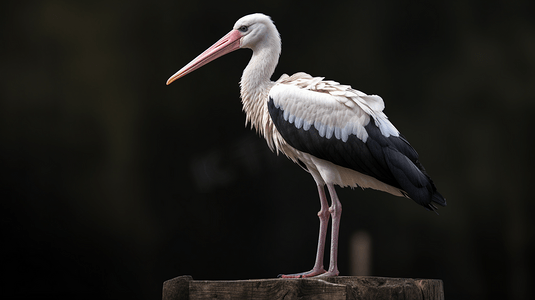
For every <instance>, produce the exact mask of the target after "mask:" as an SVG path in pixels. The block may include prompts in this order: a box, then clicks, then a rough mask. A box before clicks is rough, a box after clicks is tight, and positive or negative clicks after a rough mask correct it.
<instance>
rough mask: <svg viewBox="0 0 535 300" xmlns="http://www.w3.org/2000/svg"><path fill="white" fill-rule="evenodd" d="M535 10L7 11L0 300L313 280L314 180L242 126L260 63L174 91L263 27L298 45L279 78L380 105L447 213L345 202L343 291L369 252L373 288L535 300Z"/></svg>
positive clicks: (370, 196) (515, 2)
mask: <svg viewBox="0 0 535 300" xmlns="http://www.w3.org/2000/svg"><path fill="white" fill-rule="evenodd" d="M534 3H535V2H533V1H529V0H508V1H493V0H491V1H489V0H485V1H483V0H480V1H475V0H473V1H414V0H413V1H386V0H379V1H377V0H374V1H360V0H358V1H330V2H324V1H310V0H308V1H294V2H291V1H288V0H284V1H282V0H271V1H263V3H262V4H259V3H258V1H233V2H229V1H177V0H175V1H170V0H155V1H137V0H130V1H99V0H92V1H66V0H44V1H3V2H2V4H0V6H1V9H0V14H1V17H0V23H1V31H0V34H1V46H0V53H1V59H2V61H1V68H0V85H1V89H0V93H1V101H0V176H1V177H0V198H1V200H0V203H1V214H2V218H1V220H2V226H1V230H2V240H3V241H2V247H1V248H2V273H3V274H2V275H3V278H4V279H3V280H2V294H5V295H7V296H8V297H9V298H20V299H23V298H39V299H43V298H54V299H61V298H73V297H74V298H76V299H94V298H95V297H98V298H100V299H123V298H130V299H160V298H161V288H162V283H163V282H164V281H165V280H168V279H171V278H173V277H176V276H180V275H192V276H193V278H194V279H199V280H201V279H207V280H208V279H209V280H222V279H251V278H273V277H275V276H277V275H278V274H280V273H292V272H300V271H306V270H308V269H310V268H311V267H312V265H313V262H314V257H315V252H316V242H317V234H318V228H319V223H318V219H317V216H316V213H317V211H318V210H319V200H318V196H317V192H316V187H315V183H314V181H313V180H312V178H311V177H310V175H309V174H307V173H306V172H304V171H303V170H301V168H299V167H298V166H296V165H294V164H293V163H291V162H290V161H288V160H287V159H286V158H285V157H283V156H276V155H275V154H273V153H271V152H270V151H269V149H268V147H267V146H266V143H265V141H264V140H263V139H262V138H260V137H259V136H258V135H257V134H256V133H255V132H254V131H251V130H250V129H249V128H245V127H244V123H245V116H244V114H243V113H242V111H241V103H240V99H239V86H238V82H239V79H240V76H241V72H242V70H243V68H244V67H245V66H246V64H247V62H248V60H249V58H250V54H251V52H250V51H249V50H241V51H237V52H234V53H232V54H229V55H227V56H225V57H223V58H220V59H219V60H217V61H215V62H213V63H211V64H210V65H208V66H206V67H204V68H202V69H200V70H197V71H195V72H194V73H192V74H190V75H188V76H186V77H184V78H183V79H180V80H179V81H177V82H175V83H173V84H172V85H170V86H166V85H165V81H166V80H167V78H168V77H169V76H171V75H172V74H174V73H175V72H176V71H177V70H178V69H180V68H181V67H182V66H184V65H185V64H186V63H188V62H189V61H190V60H191V59H193V58H194V57H195V56H197V55H198V54H200V53H201V52H202V51H203V50H205V49H206V48H208V47H209V46H210V45H212V43H214V42H215V41H216V40H217V39H219V38H220V37H222V36H223V35H224V34H226V33H227V32H228V31H230V29H231V28H232V26H233V24H234V22H235V21H236V20H237V19H238V18H240V17H242V16H243V15H246V14H249V13H253V12H263V13H265V14H268V15H270V16H271V17H272V18H273V20H274V21H275V24H276V25H277V27H278V29H279V31H280V32H281V36H282V41H283V52H282V56H281V59H280V63H279V66H278V68H277V70H276V72H275V74H274V76H273V79H274V80H276V79H277V78H278V77H279V76H280V75H282V74H283V73H289V74H292V73H295V72H298V71H304V72H307V73H310V74H312V75H313V76H324V77H326V78H327V79H333V80H336V81H339V82H341V83H344V84H350V85H352V86H353V87H354V88H356V89H359V90H361V91H363V92H365V93H368V94H379V95H381V96H382V97H383V99H384V100H385V102H386V110H385V112H386V114H387V115H388V116H389V117H390V120H392V122H393V123H394V124H395V125H396V127H397V128H398V129H400V130H401V131H402V133H403V134H404V135H405V136H406V137H407V138H408V140H409V141H410V142H411V144H412V145H413V146H414V147H415V148H416V149H417V150H418V152H419V153H420V158H421V161H422V162H423V164H424V165H425V166H426V168H427V170H428V172H429V173H430V175H431V176H432V177H433V179H434V181H435V183H436V184H437V186H438V188H439V190H440V192H441V193H442V194H443V195H444V196H445V197H446V198H447V200H448V206H447V207H446V208H442V209H440V211H439V213H440V215H436V214H434V213H432V212H428V211H426V210H425V209H423V208H422V207H420V206H418V205H417V204H415V203H414V202H413V201H410V200H407V199H403V198H398V197H394V196H391V195H389V194H386V193H380V192H376V191H372V190H365V191H362V190H360V189H355V190H351V189H339V196H340V198H341V200H342V204H343V206H344V213H343V217H342V223H341V233H340V235H341V236H340V259H339V260H340V265H339V267H340V270H341V275H352V274H354V273H353V271H352V270H353V268H352V267H351V264H352V261H353V258H352V257H353V254H354V252H355V250H354V249H355V248H352V246H351V245H352V244H353V242H352V241H355V240H357V241H358V240H360V241H365V242H364V244H365V246H366V247H367V249H370V252H369V253H368V254H367V255H369V257H370V259H369V260H368V261H367V263H368V264H369V266H368V267H367V268H365V270H367V271H365V272H367V273H368V274H369V275H373V276H388V277H411V278H437V279H442V280H443V281H444V288H445V295H446V298H447V299H484V298H488V297H491V296H493V297H495V298H500V299H528V298H530V297H533V296H534V291H533V288H531V284H532V283H533V282H534V281H535V276H534V273H535V272H534V270H533V268H532V267H531V266H533V265H534V259H533V253H534V251H535V249H534V248H535V242H534V233H535V228H534V227H535V226H534V225H535V224H534V221H533V216H531V214H532V213H533V212H534V211H535V201H534V199H533V197H534V196H533V194H532V189H531V184H533V183H532V182H531V180H533V167H534V163H533V160H532V155H531V151H530V150H531V147H532V145H533V141H534V134H533V128H535V118H534V116H533V113H534V108H535V101H534V100H535V99H534V96H533V95H534V94H535V18H533V12H534V11H535V7H534V6H535V4H534ZM355 237H356V238H355ZM359 237H360V238H359ZM362 237H364V238H362ZM326 264H328V261H327V262H326ZM6 278H7V279H6Z"/></svg>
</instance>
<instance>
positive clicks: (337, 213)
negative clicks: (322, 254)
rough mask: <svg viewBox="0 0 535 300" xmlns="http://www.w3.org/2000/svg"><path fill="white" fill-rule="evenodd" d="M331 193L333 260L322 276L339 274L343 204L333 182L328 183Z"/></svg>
mask: <svg viewBox="0 0 535 300" xmlns="http://www.w3.org/2000/svg"><path fill="white" fill-rule="evenodd" d="M327 188H328V189H329V195H330V196H331V207H329V212H330V213H331V216H332V232H331V262H330V264H329V270H328V271H327V272H326V273H323V274H321V276H338V274H339V273H340V272H339V271H338V233H339V228H340V218H341V216H342V204H341V203H340V200H338V195H336V190H335V188H334V185H333V184H327Z"/></svg>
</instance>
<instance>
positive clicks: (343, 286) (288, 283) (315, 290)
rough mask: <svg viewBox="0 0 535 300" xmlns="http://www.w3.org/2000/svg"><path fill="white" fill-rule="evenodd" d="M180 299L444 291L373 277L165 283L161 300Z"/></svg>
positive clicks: (388, 298)
mask: <svg viewBox="0 0 535 300" xmlns="http://www.w3.org/2000/svg"><path fill="white" fill-rule="evenodd" d="M182 299H183V300H189V299H252V300H259V299H355V300H368V299H370V300H371V299H373V300H376V299H385V300H397V299H399V300H401V299H407V300H408V299H410V300H412V299H414V300H444V291H443V285H442V281H441V280H436V279H412V278H387V277H372V276H339V277H330V278H321V279H318V278H303V279H254V280H232V281H224V280H216V281H208V280H193V278H192V277H191V276H180V277H176V278H173V279H171V280H168V281H166V282H164V285H163V300H182Z"/></svg>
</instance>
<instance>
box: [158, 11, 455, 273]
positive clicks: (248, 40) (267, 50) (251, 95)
mask: <svg viewBox="0 0 535 300" xmlns="http://www.w3.org/2000/svg"><path fill="white" fill-rule="evenodd" d="M240 48H249V49H251V50H252V51H253V54H252V57H251V60H250V61H249V64H248V65H247V67H246V68H245V70H244V71H243V75H242V77H241V81H240V87H241V99H242V103H243V110H244V112H245V115H246V125H247V124H249V123H250V124H251V128H255V129H256V131H257V132H258V133H259V134H260V135H262V136H263V137H264V138H265V139H266V141H267V144H268V146H269V148H270V149H271V150H272V151H274V152H276V153H277V154H279V153H282V154H284V155H286V156H287V157H288V158H289V159H290V160H292V161H293V162H295V163H297V164H299V165H300V166H302V167H303V168H304V169H305V170H306V171H307V172H308V173H310V175H312V177H313V178H314V181H315V182H316V185H317V189H318V193H319V199H320V211H319V212H318V217H319V221H320V229H319V239H318V248H317V252H316V260H315V264H314V267H313V268H312V270H310V271H308V272H303V273H296V274H289V275H281V276H282V277H283V278H302V277H313V276H337V275H338V274H339V270H338V264H337V253H338V232H339V225H340V217H341V213H342V205H341V203H340V200H339V199H338V196H337V195H336V190H335V185H338V186H341V187H361V188H372V189H375V190H380V191H385V192H387V193H390V194H392V195H396V196H402V197H406V198H410V199H412V200H414V201H415V202H416V203H418V204H420V205H422V206H423V207H425V208H426V209H428V210H432V211H435V210H436V209H437V206H436V204H438V205H441V206H446V200H445V199H444V197H442V195H441V194H440V193H439V192H438V191H437V189H436V187H435V185H434V184H433V181H432V180H431V178H430V177H429V176H428V175H427V173H426V171H425V169H424V167H423V166H422V164H421V163H420V161H419V160H418V153H417V152H416V151H415V150H414V148H412V147H411V145H410V144H409V142H408V141H407V140H406V139H405V138H404V137H403V136H402V135H401V134H400V132H399V131H398V130H397V129H396V127H394V125H393V124H392V123H391V122H390V121H389V120H388V118H387V116H386V115H385V114H384V113H383V109H384V108H385V105H384V102H383V99H382V98H381V97H379V96H377V95H367V94H365V93H363V92H361V91H358V90H355V89H353V88H351V87H350V86H348V85H342V84H339V83H338V82H335V81H330V80H324V78H323V77H312V76H310V75H308V74H306V73H296V74H294V75H292V76H288V75H286V74H284V75H282V76H281V78H279V80H277V81H275V82H273V81H271V79H270V78H271V76H272V75H273V72H274V71H275V67H276V66H277V63H278V60H279V55H280V53H281V39H280V36H279V32H278V31H277V28H276V27H275V25H274V24H273V21H272V20H271V18H270V17H268V16H266V15H264V14H260V13H255V14H251V15H247V16H245V17H242V18H240V19H239V20H238V21H237V22H236V24H235V25H234V27H233V29H232V30H231V31H230V32H229V33H228V34H227V35H225V36H224V37H223V38H221V39H220V40H219V41H217V42H216V43H215V44H214V45H212V46H211V47H210V48H208V49H207V50H206V51H204V52H203V53H202V54H200V55H199V56H198V57H196V58H195V59H194V60H192V61H191V62H190V63H188V64H187V65H186V66H184V67H183V68H182V69H180V70H179V71H178V72H177V73H175V74H174V75H173V76H171V77H170V78H169V80H167V84H168V85H169V84H170V83H171V82H173V81H175V80H177V79H178V78H181V77H183V76H185V75H186V74H188V73H190V72H192V71H194V70H196V69H198V68H200V67H202V66H203V65H205V64H207V63H209V62H210V61H213V60H215V59H216V58H218V57H221V56H223V55H225V54H227V53H230V52H232V51H234V50H237V49H240ZM325 186H327V190H328V192H329V195H330V199H331V204H330V206H329V203H328V200H327V196H326V193H325ZM329 218H331V219H332V225H331V247H330V264H329V268H328V270H325V269H324V267H323V258H324V251H325V239H326V235H327V228H328V223H329Z"/></svg>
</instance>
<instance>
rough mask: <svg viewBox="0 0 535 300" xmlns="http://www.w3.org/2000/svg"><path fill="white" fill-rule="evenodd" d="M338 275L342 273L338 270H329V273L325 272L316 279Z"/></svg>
mask: <svg viewBox="0 0 535 300" xmlns="http://www.w3.org/2000/svg"><path fill="white" fill-rule="evenodd" d="M338 274H340V272H339V271H338V270H334V271H331V270H329V271H327V272H325V273H323V274H320V275H318V276H316V277H334V276H338Z"/></svg>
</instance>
